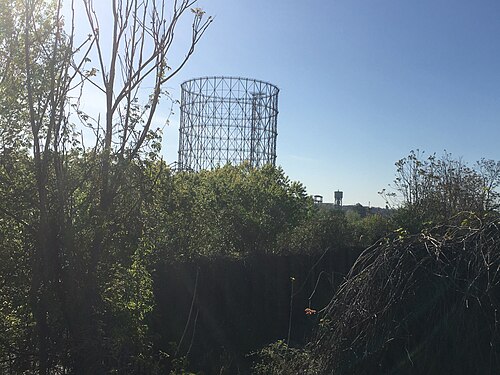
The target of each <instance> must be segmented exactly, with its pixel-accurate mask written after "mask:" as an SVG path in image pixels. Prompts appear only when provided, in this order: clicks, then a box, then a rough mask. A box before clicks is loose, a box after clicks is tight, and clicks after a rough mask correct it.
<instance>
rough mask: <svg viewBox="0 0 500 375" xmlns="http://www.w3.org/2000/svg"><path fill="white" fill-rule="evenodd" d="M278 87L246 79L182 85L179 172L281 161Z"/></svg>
mask: <svg viewBox="0 0 500 375" xmlns="http://www.w3.org/2000/svg"><path fill="white" fill-rule="evenodd" d="M278 92H279V89H278V88H277V87H276V86H275V85H273V84H270V83H268V82H264V81H259V80H255V79H248V78H241V77H204V78H195V79H191V80H188V81H186V82H184V83H183V84H182V85H181V118H180V120H181V121H180V131H179V160H178V163H179V169H180V170H192V171H199V170H202V169H211V168H214V167H217V166H222V165H224V164H227V163H231V164H233V165H238V164H241V163H242V162H245V161H248V162H249V163H250V165H252V166H254V167H260V166H263V165H265V164H273V165H274V164H275V163H276V138H277V135H278V132H277V121H278Z"/></svg>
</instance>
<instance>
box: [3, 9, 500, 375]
mask: <svg viewBox="0 0 500 375" xmlns="http://www.w3.org/2000/svg"><path fill="white" fill-rule="evenodd" d="M83 5H84V10H85V17H86V18H87V21H88V27H89V35H88V37H86V38H85V39H84V40H82V41H80V42H77V41H76V38H77V35H76V34H75V33H74V29H73V27H72V26H75V27H76V26H77V25H76V23H75V22H74V21H75V20H73V19H71V15H70V16H69V18H70V19H67V20H64V19H63V17H62V16H61V14H62V2H61V1H56V0H54V1H45V0H44V1H37V0H29V1H18V0H8V1H3V2H0V64H1V65H2V70H0V95H1V96H2V102H1V103H0V241H1V248H0V372H5V373H25V374H30V373H39V374H57V373H74V374H104V373H119V374H130V373H137V374H154V373H166V372H169V371H171V373H179V374H180V373H188V369H189V368H190V366H191V364H192V366H194V367H196V366H198V369H201V368H200V367H201V366H205V367H204V369H205V370H206V369H207V368H208V369H209V370H208V371H212V372H218V373H234V372H235V371H236V370H238V371H239V370H240V369H243V367H240V365H242V362H241V361H240V359H239V358H238V356H240V357H241V356H244V355H245V354H247V353H248V352H245V353H242V352H237V353H236V350H232V349H231V348H230V347H228V346H229V345H233V346H234V347H236V346H237V347H238V350H240V349H241V351H245V350H250V351H253V352H255V351H256V350H257V349H258V348H256V347H255V346H256V345H266V344H269V342H268V341H267V342H261V341H259V337H256V336H257V334H258V333H259V334H260V333H262V332H261V331H259V330H253V326H252V325H251V324H257V322H266V323H268V322H271V324H274V326H275V327H268V326H263V327H261V329H262V330H264V329H265V330H266V331H268V332H266V333H268V336H266V340H267V338H268V337H270V338H271V339H270V340H275V339H279V338H280V337H281V338H284V337H287V340H286V342H285V341H278V342H277V343H275V344H270V345H268V346H265V347H264V349H262V350H261V351H260V357H259V359H257V361H256V363H255V366H254V371H255V372H256V373H282V372H284V371H286V370H288V371H294V373H297V372H298V371H302V370H303V371H309V372H310V373H318V372H319V373H321V372H323V373H330V372H340V373H349V372H354V373H363V372H365V373H372V372H373V369H374V368H376V369H377V371H378V369H384V371H382V372H385V370H387V371H396V372H404V371H407V372H410V373H411V372H414V373H425V372H433V371H441V372H449V371H454V372H460V371H462V370H463V371H465V370H471V371H473V370H474V367H473V365H476V364H479V363H481V364H482V365H481V366H482V367H476V368H479V369H480V370H483V371H484V372H496V371H495V370H498V337H497V320H496V313H497V307H498V306H497V305H498V302H497V300H498V299H499V298H500V297H498V293H499V291H498V280H497V270H498V269H499V267H500V265H499V264H498V261H499V260H498V259H499V258H498V243H499V241H498V240H499V239H498V225H499V223H498V216H497V214H496V213H495V212H496V211H495V210H497V209H498V198H499V196H498V192H497V190H496V189H497V187H498V186H499V183H500V164H499V163H497V162H493V161H488V160H482V161H480V162H479V163H478V165H477V166H475V167H474V168H470V167H468V166H467V165H466V164H465V163H463V162H461V161H460V160H454V159H452V158H451V156H450V155H445V156H444V157H443V158H442V159H438V158H436V157H435V156H434V155H432V156H430V157H429V158H427V159H425V160H421V158H420V156H419V155H418V153H411V154H410V155H409V156H408V157H407V158H404V159H402V160H401V161H399V162H398V163H397V174H398V175H397V178H396V181H395V188H396V191H397V192H398V193H399V194H400V197H401V199H402V200H401V202H400V205H399V206H398V207H397V209H395V215H394V216H393V217H392V218H391V217H385V216H381V215H372V214H369V213H367V212H366V211H365V210H364V208H363V207H361V206H359V207H357V208H356V210H354V211H351V212H347V213H345V212H342V211H340V210H327V209H324V208H321V207H320V206H317V205H315V204H314V203H313V201H312V200H311V199H310V198H309V197H307V196H306V194H305V189H304V187H303V186H302V185H301V184H300V183H297V182H292V181H290V180H289V179H288V178H287V177H286V175H285V173H284V171H283V170H281V169H280V168H275V167H272V166H265V167H263V168H261V169H253V168H251V167H250V166H249V165H246V164H244V165H240V166H225V167H222V168H218V169H215V170H213V171H202V172H199V173H176V174H174V173H172V172H171V171H170V170H169V168H168V167H167V166H166V164H165V163H164V162H163V161H162V160H161V158H160V153H159V152H160V141H161V137H160V136H161V131H160V129H156V126H155V122H154V119H155V112H156V110H157V108H158V105H159V102H160V99H161V98H162V97H165V96H168V93H167V92H166V91H165V90H164V87H165V83H167V82H168V80H169V79H170V78H171V77H172V76H173V75H175V74H176V73H177V72H178V71H179V70H180V69H182V67H183V66H184V64H185V63H186V61H187V60H188V59H189V57H190V56H191V54H192V53H193V51H194V48H195V46H196V44H197V43H198V41H199V40H200V38H201V37H202V35H203V33H204V32H205V30H206V29H207V27H208V25H209V24H210V22H211V19H210V18H208V17H206V16H205V14H204V11H203V10H201V9H199V8H196V7H194V5H195V1H178V2H174V3H173V4H172V5H173V9H170V11H168V10H167V9H166V7H165V3H164V2H159V1H158V2H157V1H154V0H150V1H140V2H136V1H129V0H120V1H115V2H113V3H112V4H111V6H112V10H113V12H111V14H112V20H111V21H112V23H113V26H114V31H113V33H112V35H111V37H110V38H108V39H107V38H106V35H103V33H102V30H101V29H100V28H99V23H100V20H102V18H100V17H101V15H100V14H99V12H98V11H97V10H96V8H99V7H97V6H94V2H93V1H92V0H83ZM186 13H189V14H191V16H192V24H191V28H190V32H191V33H192V34H191V39H190V43H189V44H188V46H187V52H186V55H185V57H184V58H183V59H181V60H180V61H178V63H177V64H175V65H174V64H172V65H170V64H171V60H170V56H169V53H168V51H169V49H170V48H171V46H172V43H173V42H174V40H175V38H174V31H175V30H176V26H177V22H178V21H179V20H180V19H181V18H182V17H184V16H185V15H186ZM167 14H168V16H167ZM65 22H66V26H65ZM70 25H71V26H70ZM106 43H109V44H106ZM89 86H91V87H93V88H94V89H95V90H97V92H99V93H100V94H101V95H102V100H103V107H102V108H101V110H100V111H98V113H90V114H89V113H85V111H84V108H83V107H82V106H81V103H82V99H83V98H85V95H88V94H85V93H86V90H87V88H88V87H89ZM145 91H147V93H146V94H145ZM89 139H90V140H91V144H90V146H89ZM386 197H388V198H391V199H392V198H394V197H395V196H393V195H392V194H386ZM463 211H468V212H470V213H469V214H466V215H464V214H462V212H463ZM437 224H444V225H441V226H437V227H436V225H437ZM431 228H434V229H431ZM390 232H392V233H393V234H392V235H391V236H389V237H386V238H385V239H383V240H380V239H381V238H382V237H384V236H385V235H386V234H387V233H390ZM409 233H413V235H409ZM373 243H376V245H375V246H373V247H369V249H368V250H367V251H366V252H365V253H364V254H363V255H362V257H361V258H360V259H359V260H358V262H357V263H356V265H355V267H354V268H353V270H352V271H351V273H350V275H349V278H348V280H347V281H346V283H345V284H343V285H342V287H341V289H340V291H339V292H338V293H337V294H336V296H335V297H334V299H333V300H332V302H331V303H330V304H329V305H328V306H327V308H326V309H324V308H325V307H326V304H327V301H328V300H330V297H331V294H333V292H334V288H335V287H336V286H337V285H338V284H339V283H340V281H341V280H343V277H344V272H345V271H346V269H347V268H348V267H350V265H351V263H352V262H353V258H355V257H356V256H357V254H358V251H360V250H361V249H363V248H365V247H368V246H370V245H372V244H373ZM339 254H341V255H339ZM340 260H342V262H340ZM259 262H260V263H259ZM338 263H342V264H341V265H340V266H339V264H338ZM264 264H265V266H264ZM266 266H268V267H270V268H269V269H268V268H266ZM335 267H337V268H335ZM200 270H201V271H200ZM166 271H168V272H166ZM169 272H170V273H169ZM175 272H178V273H175ZM245 272H248V273H250V274H246V273H245ZM171 275H179V277H178V278H177V279H176V280H174V279H172V278H170V279H169V276H171ZM222 276H224V278H222ZM165 280H168V281H169V284H168V285H167V286H165V285H164V284H165ZM236 280H237V281H236ZM176 283H177V284H176ZM176 286H178V287H179V288H177V290H174V289H175V288H176ZM169 288H170V289H169ZM178 290H180V291H182V294H176V292H177V291H178ZM242 291H244V293H243V292H242ZM165 296H167V297H168V296H173V297H172V298H171V299H166V300H165V299H164V298H165ZM158 301H163V302H165V303H164V304H161V303H158ZM171 306H173V307H171ZM181 306H187V308H186V309H184V310H181ZM266 308H271V309H272V311H271V312H269V311H266V310H265V309H266ZM304 308H307V309H308V310H306V311H307V313H308V314H311V315H313V312H314V313H316V312H317V311H321V310H324V311H325V314H324V315H322V316H321V320H320V321H319V322H320V328H319V330H318V336H317V339H316V341H314V342H313V343H312V344H310V345H309V346H308V347H306V348H305V349H304V348H301V349H298V348H295V346H299V345H300V344H301V342H302V341H303V340H304V337H305V336H306V334H307V333H308V332H309V331H308V330H309V329H310V326H311V325H312V323H313V320H314V318H313V317H312V316H309V317H308V318H311V319H310V320H305V319H302V320H301V319H300V318H299V317H298V315H297V314H298V313H301V314H302V318H304V316H303V315H304V314H305V313H306V311H304ZM162 309H163V310H162ZM165 310H168V312H166V311H165ZM273 314H274V315H273ZM165 316H168V317H169V323H170V322H173V323H175V326H171V325H170V324H167V323H165V322H164V321H162V319H163V318H164V317H165ZM266 318H267V319H266ZM298 322H299V323H298ZM354 323H355V324H354ZM223 325H225V326H223ZM422 325H424V329H422V328H421V326H422ZM162 327H166V328H165V329H167V330H171V331H172V332H173V333H172V332H167V333H165V332H164V331H163V330H162ZM454 327H459V328H460V330H456V329H455V328H454ZM224 329H226V330H232V332H230V333H228V332H226V331H224ZM197 332H202V333H203V334H206V337H204V338H197V336H196V335H197ZM463 332H465V334H466V335H467V338H468V340H469V341H467V340H463V339H462V338H463V336H462V335H463ZM177 333H179V335H177V336H176V334H177ZM212 333H213V337H209V336H210V335H211V334H212ZM162 334H163V336H161V335H162ZM159 336H160V337H159ZM188 336H189V339H188ZM172 337H173V340H174V341H172V342H166V343H165V341H166V340H170V338H172ZM242 338H247V340H246V341H245V342H243V341H244V339H242ZM235 340H241V341H239V342H238V343H237V344H235ZM197 343H199V344H200V345H196V344H197ZM240 344H241V345H240ZM217 345H218V346H217ZM252 345H253V346H252ZM196 351H197V352H196ZM195 352H196V353H198V354H197V355H198V357H197V358H193V357H194V355H193V353H195ZM207 353H208V354H207ZM211 354H213V355H214V356H217V358H208V357H209V356H210V355H211ZM203 356H204V357H203ZM486 356H487V358H486ZM443 358H444V359H446V361H443V360H442V359H443ZM460 358H462V361H460ZM469 358H470V360H469ZM485 358H486V359H485ZM190 363H191V364H190ZM370 370H371V371H370ZM241 371H243V370H241Z"/></svg>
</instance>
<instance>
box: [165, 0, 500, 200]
mask: <svg viewBox="0 0 500 375" xmlns="http://www.w3.org/2000/svg"><path fill="white" fill-rule="evenodd" d="M198 6H200V7H202V8H203V9H204V10H205V11H206V12H207V14H209V15H212V16H215V21H214V22H213V24H212V25H211V26H210V28H209V30H208V31H207V33H206V35H205V37H204V38H203V40H202V41H201V42H200V44H199V45H198V47H197V50H196V52H195V54H194V56H193V57H192V59H191V60H190V62H189V63H188V65H187V66H186V67H185V68H184V70H183V71H182V72H181V73H180V74H179V75H178V76H177V77H176V78H175V79H174V80H172V81H171V82H170V83H169V87H170V88H171V92H172V94H173V96H174V97H175V98H179V97H180V87H179V85H180V83H181V82H182V81H184V80H187V79H191V78H195V77H200V76H210V75H228V76H231V75H236V76H243V77H249V78H257V79H262V80H265V81H269V82H271V83H274V84H276V85H277V86H278V87H279V88H280V89H281V92H280V97H279V111H280V114H279V116H278V132H279V135H278V164H279V165H281V166H282V167H283V168H284V170H285V172H286V173H287V174H288V175H289V176H290V178H291V179H293V180H299V181H301V182H302V183H303V184H304V185H305V186H306V187H307V190H308V192H309V193H310V194H321V195H323V196H324V198H325V201H330V202H331V201H332V200H333V197H332V195H333V191H334V190H336V189H341V190H343V191H344V204H354V203H356V202H359V203H361V204H363V205H368V203H369V202H370V203H371V205H374V206H383V205H384V202H383V200H382V199H381V198H380V197H379V196H378V194H377V191H379V190H381V189H382V188H384V187H387V185H388V184H389V183H391V182H392V180H393V179H394V172H395V168H394V163H395V161H397V160H398V159H400V158H402V157H404V156H406V155H407V154H408V153H409V151H410V150H412V149H417V148H418V149H420V150H425V151H426V152H427V153H432V152H437V153H438V154H442V152H443V150H445V149H446V150H447V151H448V152H451V153H452V154H453V155H454V156H456V157H463V159H464V160H466V161H468V162H469V163H473V162H474V161H476V160H478V159H480V158H481V157H485V158H490V159H500V153H499V146H500V1H499V0H478V1H474V2H473V1H470V0H369V1H366V0H363V1H361V0H331V1H317V0H309V1H304V0H302V1H298V0H288V1H284V0H200V1H199V3H198ZM176 37H177V38H178V41H179V42H182V41H183V40H184V39H185V41H186V42H188V38H189V35H187V34H184V33H177V34H176ZM165 107H167V104H165ZM164 110H165V111H166V108H165V109H164ZM174 111H175V112H176V114H175V115H174V116H173V117H172V118H171V125H170V126H169V127H167V128H166V129H165V132H164V135H165V137H164V142H163V145H164V154H165V157H166V159H167V161H169V162H171V161H174V160H176V159H177V147H178V145H177V142H178V112H179V110H178V108H175V109H174Z"/></svg>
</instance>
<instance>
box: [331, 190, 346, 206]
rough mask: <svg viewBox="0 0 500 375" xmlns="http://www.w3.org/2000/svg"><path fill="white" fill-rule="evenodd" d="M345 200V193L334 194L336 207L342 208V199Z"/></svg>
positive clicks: (338, 191) (336, 192) (337, 192)
mask: <svg viewBox="0 0 500 375" xmlns="http://www.w3.org/2000/svg"><path fill="white" fill-rule="evenodd" d="M343 198H344V192H343V191H340V190H337V191H335V192H334V193H333V202H334V205H335V207H342V199H343Z"/></svg>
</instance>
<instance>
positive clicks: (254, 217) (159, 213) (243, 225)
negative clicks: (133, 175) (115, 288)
mask: <svg viewBox="0 0 500 375" xmlns="http://www.w3.org/2000/svg"><path fill="white" fill-rule="evenodd" d="M160 179H161V181H162V182H161V183H159V184H158V185H157V187H158V189H159V191H157V192H155V194H154V197H155V200H156V202H155V203H154V204H153V205H152V207H155V210H156V211H155V214H154V215H153V214H151V215H150V216H149V217H150V218H151V220H152V221H153V222H152V223H151V224H150V225H149V227H150V228H153V229H152V230H153V232H154V233H152V235H151V236H152V237H155V238H157V241H156V243H155V244H154V247H155V248H158V249H162V251H161V257H162V258H163V259H168V260H170V261H173V260H175V259H193V258H197V257H200V256H205V257H213V256H230V257H239V256H244V255H247V254H250V253H258V252H260V253H265V252H276V251H278V248H279V247H278V241H279V239H280V236H281V235H282V234H284V233H285V232H287V231H288V230H289V229H291V228H293V227H294V226H296V225H298V223H299V222H300V221H301V220H302V218H303V217H305V215H306V214H307V211H308V210H309V209H310V208H311V207H312V202H311V201H310V200H309V199H308V198H307V197H306V195H305V190H304V187H303V186H302V185H301V184H299V183H296V182H291V181H289V179H288V178H287V177H286V176H285V175H284V172H283V170H282V169H280V168H275V167H272V166H271V165H268V166H264V167H263V168H260V169H255V168H253V167H251V166H250V165H249V164H243V165H240V166H230V165H226V166H224V167H221V168H217V169H215V170H213V171H201V172H197V173H191V172H183V173H178V174H176V175H175V176H170V175H169V174H168V171H166V170H164V174H163V177H160Z"/></svg>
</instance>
